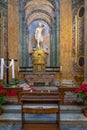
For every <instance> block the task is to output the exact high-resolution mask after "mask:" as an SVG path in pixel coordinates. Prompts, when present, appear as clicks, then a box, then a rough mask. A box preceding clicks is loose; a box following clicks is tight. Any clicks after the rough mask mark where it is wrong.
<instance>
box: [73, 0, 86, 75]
mask: <svg viewBox="0 0 87 130" xmlns="http://www.w3.org/2000/svg"><path fill="white" fill-rule="evenodd" d="M72 23H73V26H72V32H73V35H72V36H73V37H72V44H73V50H72V54H73V73H78V74H83V72H84V0H72Z"/></svg>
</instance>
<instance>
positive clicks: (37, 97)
mask: <svg viewBox="0 0 87 130" xmlns="http://www.w3.org/2000/svg"><path fill="white" fill-rule="evenodd" d="M20 95H21V106H22V107H21V114H22V128H23V126H24V124H25V123H26V122H25V120H24V114H26V113H30V114H52V113H56V114H57V119H56V123H57V124H58V130H59V129H60V99H59V94H58V92H56V93H54V92H53V93H35V92H34V93H29V92H21V93H20ZM25 104H34V105H35V104H42V106H41V105H40V106H38V107H37V105H36V106H35V107H29V106H26V107H25ZM43 104H47V105H48V106H49V104H51V105H52V107H43ZM53 104H55V105H56V107H55V105H53Z"/></svg>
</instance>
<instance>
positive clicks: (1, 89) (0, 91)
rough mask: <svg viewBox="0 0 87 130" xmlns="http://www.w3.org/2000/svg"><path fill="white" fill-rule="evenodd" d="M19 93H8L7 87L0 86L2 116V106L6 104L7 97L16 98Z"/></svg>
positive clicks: (0, 111)
mask: <svg viewBox="0 0 87 130" xmlns="http://www.w3.org/2000/svg"><path fill="white" fill-rule="evenodd" d="M15 96H17V93H16V92H15V91H10V92H9V91H6V89H5V86H3V85H0V115H1V114H2V112H3V109H2V105H3V104H4V103H5V102H6V98H7V97H10V98H12V97H15Z"/></svg>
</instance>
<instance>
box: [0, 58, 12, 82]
mask: <svg viewBox="0 0 87 130" xmlns="http://www.w3.org/2000/svg"><path fill="white" fill-rule="evenodd" d="M0 60H1V66H0V79H1V80H3V77H4V67H5V68H10V67H11V66H12V78H15V72H14V59H11V62H10V64H9V66H7V65H6V64H5V61H4V58H1V59H0Z"/></svg>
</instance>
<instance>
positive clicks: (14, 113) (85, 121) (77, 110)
mask: <svg viewBox="0 0 87 130" xmlns="http://www.w3.org/2000/svg"><path fill="white" fill-rule="evenodd" d="M82 108H84V106H73V105H66V106H65V105H61V106H60V110H61V111H60V121H61V124H63V125H65V124H67V125H68V124H69V125H72V124H74V125H79V124H81V125H82V126H83V125H85V126H87V117H85V116H84V115H83V114H82V112H81V110H82ZM3 110H4V113H3V114H2V115H0V121H1V122H6V121H11V122H12V121H13V122H14V121H17V122H20V121H21V106H20V105H4V106H3ZM25 120H27V121H29V122H31V121H35V122H36V121H37V122H41V121H42V122H49V121H50V122H55V121H56V114H38V115H37V114H25Z"/></svg>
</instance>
